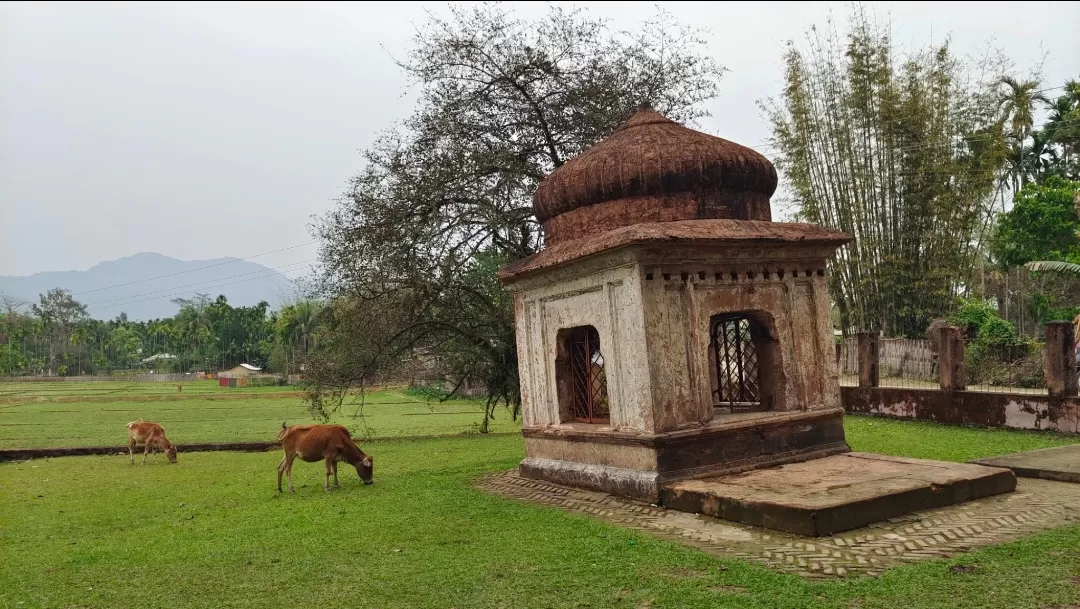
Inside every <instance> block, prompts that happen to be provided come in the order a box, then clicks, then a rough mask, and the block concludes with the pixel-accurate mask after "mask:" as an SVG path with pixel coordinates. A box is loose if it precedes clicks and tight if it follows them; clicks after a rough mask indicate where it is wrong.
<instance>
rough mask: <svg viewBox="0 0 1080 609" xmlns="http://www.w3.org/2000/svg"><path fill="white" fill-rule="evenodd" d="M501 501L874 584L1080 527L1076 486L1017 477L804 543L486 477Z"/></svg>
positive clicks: (483, 482) (588, 494)
mask: <svg viewBox="0 0 1080 609" xmlns="http://www.w3.org/2000/svg"><path fill="white" fill-rule="evenodd" d="M476 485H477V487H479V488H480V489H482V490H484V491H487V492H489V493H493V494H495V495H498V496H501V497H505V498H508V499H514V500H519V501H527V502H532V503H539V504H541V505H547V506H551V507H555V508H559V509H562V510H566V511H570V512H577V513H584V514H589V515H591V516H593V517H595V518H599V519H601V520H605V521H607V522H611V523H614V524H618V525H620V526H625V527H628V528H630V529H634V530H637V531H642V532H645V533H648V534H651V535H654V536H656V537H660V538H663V539H669V540H673V541H676V542H679V543H682V544H685V545H689V546H692V547H696V548H699V549H701V550H704V551H705V552H708V553H710V554H715V555H716V556H722V557H724V558H736V559H742V560H746V561H749V562H752V563H756V564H759V565H763V566H766V567H769V568H772V569H775V570H778V571H782V572H786V573H793V574H797V575H802V576H804V577H817V578H835V577H859V576H876V575H878V574H880V573H881V572H882V571H884V570H885V569H888V568H889V567H893V566H897V565H902V564H906V563H911V562H916V561H921V560H931V559H937V558H946V557H949V556H953V555H955V554H957V553H960V552H966V551H969V550H972V549H975V548H979V547H983V546H989V545H995V544H1000V543H1004V542H1007V541H1012V540H1015V539H1018V538H1020V537H1023V536H1025V535H1029V534H1031V533H1034V532H1036V531H1041V530H1044V529H1049V528H1052V527H1056V526H1060V525H1063V524H1068V523H1070V522H1075V521H1077V520H1080V484H1070V483H1066V482H1053V481H1049V480H1035V479H1026V478H1025V479H1020V480H1019V481H1018V484H1017V487H1016V491H1015V492H1012V493H1006V494H1004V495H997V496H994V497H988V498H985V499H979V500H976V501H971V502H967V503H962V504H959V505H954V506H950V507H946V508H941V509H936V510H929V511H926V512H919V513H915V514H909V515H907V516H903V517H900V518H894V519H892V520H888V521H885V522H881V523H877V524H875V525H872V526H869V527H866V528H863V529H857V530H854V531H848V532H845V533H840V534H837V535H834V536H829V537H814V538H810V537H799V536H796V535H789V534H785V533H776V532H774V531H767V530H765V529H760V528H756V527H751V526H746V525H740V524H735V523H730V522H727V521H723V520H717V519H715V518H709V517H707V516H700V515H694V514H689V513H685V512H679V511H676V510H667V509H664V508H659V507H656V506H653V505H649V504H645V503H638V502H635V501H631V500H626V499H621V498H617V497H614V496H612V495H608V494H605V493H599V492H593V491H585V490H580V489H575V488H570V487H565V486H559V485H556V484H551V483H548V482H541V481H538V480H529V479H525V478H521V477H519V476H518V475H517V470H511V471H508V472H500V473H497V474H492V475H489V476H486V477H484V478H481V479H479V480H478V481H477V483H476Z"/></svg>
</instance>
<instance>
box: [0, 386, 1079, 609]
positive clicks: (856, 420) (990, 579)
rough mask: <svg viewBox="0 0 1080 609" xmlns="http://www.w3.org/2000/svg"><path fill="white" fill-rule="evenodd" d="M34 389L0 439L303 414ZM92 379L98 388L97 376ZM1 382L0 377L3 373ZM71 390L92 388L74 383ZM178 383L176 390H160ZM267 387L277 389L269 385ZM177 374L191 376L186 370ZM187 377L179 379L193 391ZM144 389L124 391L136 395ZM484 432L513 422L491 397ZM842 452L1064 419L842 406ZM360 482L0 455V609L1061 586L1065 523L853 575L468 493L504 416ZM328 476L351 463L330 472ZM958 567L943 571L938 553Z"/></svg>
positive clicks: (738, 599) (241, 459)
mask: <svg viewBox="0 0 1080 609" xmlns="http://www.w3.org/2000/svg"><path fill="white" fill-rule="evenodd" d="M58 385H62V387H58V388H54V387H37V388H35V390H36V391H37V392H38V394H37V395H36V396H33V397H32V399H28V398H26V397H25V396H24V397H22V398H20V399H18V400H8V401H6V402H0V447H12V446H21V447H28V446H62V445H64V446H74V445H95V444H104V445H118V444H122V443H123V442H124V440H125V434H124V429H123V425H124V423H126V422H127V421H130V420H132V419H134V418H138V417H143V418H147V419H153V420H158V421H161V422H162V423H163V424H164V425H165V426H166V429H167V430H168V431H169V435H170V437H171V438H172V439H173V440H174V441H175V442H178V443H184V442H189V443H190V442H203V441H238V440H266V439H273V437H274V435H275V434H276V433H277V430H278V429H279V428H280V425H281V421H282V420H288V421H290V422H301V421H305V420H310V418H309V416H308V415H307V413H306V411H305V409H304V406H303V402H302V401H301V400H300V398H298V397H288V396H287V395H279V396H274V395H269V394H268V395H245V396H244V397H242V398H238V399H231V398H229V396H234V395H238V394H237V393H236V392H238V391H242V390H239V389H232V390H229V389H221V388H218V387H217V386H216V385H212V384H204V385H199V386H198V387H199V391H201V392H202V394H201V395H192V397H191V398H186V397H185V398H183V399H179V398H175V397H169V396H164V395H160V394H155V393H152V392H148V391H147V389H153V387H146V386H144V385H149V384H139V386H137V387H105V389H109V390H114V391H115V394H114V395H115V399H112V398H101V397H100V394H93V393H90V394H87V393H84V394H83V395H82V399H79V398H80V396H79V395H77V394H74V393H62V392H60V390H70V389H77V388H78V387H74V388H73V387H71V386H70V385H68V384H58ZM95 385H105V384H104V383H103V384H95ZM0 388H3V389H7V386H5V385H0ZM83 389H87V390H88V389H102V387H100V386H97V387H91V386H84V387H83ZM174 389H175V387H174ZM275 389H276V388H275ZM184 392H185V393H187V392H188V388H187V387H185V389H184ZM192 393H193V394H194V393H195V392H194V391H193V392H192ZM140 396H142V397H140ZM367 398H368V399H367V402H366V404H365V406H364V408H363V410H362V415H363V416H362V417H358V418H355V419H353V418H351V417H349V416H346V415H351V414H353V412H354V411H355V406H352V407H349V408H346V410H345V412H344V413H343V414H342V415H341V416H339V419H338V420H339V421H341V422H343V423H345V424H347V425H349V426H350V427H352V428H353V430H354V432H357V435H363V433H365V430H366V432H367V433H371V435H375V436H395V435H396V436H402V435H410V436H418V435H439V434H451V435H452V434H462V433H468V432H469V431H471V430H473V429H474V426H475V424H477V423H479V421H480V416H481V415H480V406H479V404H476V403H474V402H468V401H452V402H446V403H442V404H437V403H433V404H428V403H425V401H424V400H422V399H419V398H416V397H413V396H410V395H407V394H405V393H404V392H401V391H383V392H378V393H374V394H370V395H368V396H367ZM497 413H498V415H499V418H498V419H497V420H496V424H495V426H494V430H495V431H509V430H514V429H518V428H519V424H515V423H513V422H511V421H510V418H509V416H508V414H507V413H506V412H505V411H503V410H501V409H500V410H498V411H497ZM845 428H846V431H847V438H848V441H849V443H850V444H851V445H852V448H853V449H855V450H862V451H871V452H879V453H884V454H892V455H901V456H911V457H922V458H934V459H947V460H954V461H966V460H969V459H973V458H977V457H983V456H990V455H995V454H1002V453H1008V452H1016V451H1022V450H1030V449H1035V448H1044V447H1048V446H1055V445H1061V444H1066V443H1072V442H1078V441H1080V437H1066V436H1059V435H1052V434H1045V433H1028V432H1017V431H1006V430H982V429H970V428H959V427H947V426H941V425H936V424H930V423H912V422H900V421H889V420H883V419H873V418H867V417H847V419H846V423H845ZM363 447H364V448H365V450H367V452H369V453H370V454H372V456H373V457H374V458H375V484H374V485H372V486H370V487H364V486H362V485H361V484H360V482H359V481H358V480H357V479H356V477H355V475H348V474H346V475H343V476H342V477H341V478H342V480H341V482H342V488H341V489H337V490H335V491H333V492H331V493H329V494H327V493H324V492H323V490H322V466H321V465H320V464H307V463H298V464H297V466H296V468H295V469H294V479H295V483H296V488H297V492H296V494H295V495H284V496H279V495H278V494H277V492H276V488H275V467H276V465H277V463H278V460H279V459H280V455H279V451H274V450H271V451H267V452H265V453H225V452H202V453H200V452H189V453H186V454H185V453H182V454H181V455H180V461H179V463H178V464H176V465H168V464H166V463H165V462H164V460H161V462H160V463H159V464H157V465H150V464H148V465H146V466H138V465H137V466H134V467H133V466H131V465H130V464H129V463H128V460H127V458H126V456H125V457H121V456H101V457H67V458H56V459H38V460H32V461H25V462H14V463H0V489H3V492H0V609H9V608H10V609H22V608H28V607H95V608H96V607H100V608H110V609H111V608H126V607H131V608H139V609H147V608H157V607H161V608H165V607H168V608H188V607H191V608H197V607H198V608H202V607H238V608H245V607H250V608H252V609H255V608H259V609H262V608H269V607H315V606H318V607H372V608H375V607H379V608H383V607H393V608H397V607H401V608H413V607H416V608H424V607H432V608H434V607H439V608H449V607H457V608H466V607H468V608H473V607H478V608H487V607H491V608H495V607H508V608H517V607H553V608H554V607H560V608H561V607H625V608H628V609H639V608H654V609H656V608H661V607H672V608H674V607H731V608H776V609H794V608H835V609H869V608H879V609H892V608H894V607H904V608H905V609H928V608H937V607H950V608H958V609H975V608H1000V609H1049V608H1051V607H1057V608H1067V607H1073V606H1076V604H1077V603H1078V602H1080V596H1078V586H1077V582H1078V581H1080V580H1078V579H1077V577H1078V576H1080V551H1078V550H1077V548H1080V526H1068V527H1063V528H1059V529H1055V530H1051V531H1046V532H1044V533H1041V534H1038V535H1035V536H1032V537H1029V538H1027V539H1024V540H1021V541H1019V542H1016V543H1011V544H1007V545H1002V546H998V547H993V548H987V549H983V550H980V551H977V552H973V553H970V554H966V555H963V556H959V557H957V558H955V559H952V560H949V561H935V562H925V563H918V564H915V565H911V566H905V567H898V568H894V569H891V570H889V571H887V572H886V573H885V574H884V575H883V576H881V577H879V578H872V579H860V580H847V581H829V582H813V581H808V580H804V579H801V578H799V577H796V576H791V575H781V574H777V573H774V572H771V571H769V570H767V569H765V568H762V567H758V566H753V565H750V564H747V563H744V562H740V561H736V560H723V559H717V558H715V557H713V556H710V555H707V554H705V553H703V552H700V551H698V550H695V549H692V548H687V547H683V546H680V545H678V544H674V543H671V542H668V541H663V540H659V539H655V538H652V537H649V536H647V535H642V534H639V533H635V532H632V531H630V530H627V529H622V528H619V527H616V526H613V525H611V524H607V523H604V522H600V521H597V520H593V519H591V518H587V517H584V516H581V515H575V514H568V513H564V512H561V511H558V510H554V509H550V508H544V507H540V506H535V505H527V504H521V503H516V502H512V501H508V500H504V499H500V498H497V497H493V496H489V495H486V494H484V493H482V492H480V491H477V490H475V489H474V488H472V481H473V480H475V479H476V478H477V477H478V476H481V475H483V474H485V473H488V472H492V471H499V470H505V469H509V468H511V467H513V466H514V465H515V464H516V463H517V462H518V461H519V460H520V459H521V457H522V441H521V437H520V436H519V435H517V434H513V435H503V436H480V435H467V436H462V435H458V436H457V437H448V438H439V439H430V440H400V439H399V440H394V439H387V440H379V441H372V442H369V443H366V444H364V445H363ZM344 471H345V472H351V471H352V470H350V469H348V468H346V470H344ZM958 563H963V564H973V565H976V566H977V567H978V569H977V571H976V572H974V573H967V574H963V575H957V574H955V573H953V572H952V571H950V569H949V567H950V566H951V565H954V564H958Z"/></svg>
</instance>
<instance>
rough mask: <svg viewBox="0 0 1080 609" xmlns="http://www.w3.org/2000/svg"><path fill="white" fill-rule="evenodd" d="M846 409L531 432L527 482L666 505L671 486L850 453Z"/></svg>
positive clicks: (523, 472) (527, 433)
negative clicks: (651, 430) (655, 429)
mask: <svg viewBox="0 0 1080 609" xmlns="http://www.w3.org/2000/svg"><path fill="white" fill-rule="evenodd" d="M843 416H844V413H843V410H841V409H828V410H818V411H810V412H801V411H800V412H760V413H740V414H728V415H720V416H718V417H717V418H716V419H714V420H713V421H712V422H711V423H710V424H708V425H705V426H702V427H699V428H694V429H684V430H678V431H673V432H668V433H660V434H640V433H632V432H624V431H618V430H612V429H605V428H602V427H599V426H596V425H581V424H566V425H558V426H553V427H544V428H525V429H523V430H522V433H523V435H524V436H525V454H526V458H525V459H524V460H523V461H522V462H521V465H520V467H519V468H518V471H519V474H520V475H521V476H522V477H525V478H533V479H538V480H546V481H549V482H554V483H556V484H565V485H570V486H576V487H580V488H586V489H592V490H597V491H603V492H607V493H611V494H614V495H620V496H623V497H629V498H632V499H636V500H640V501H648V502H650V503H655V502H658V501H659V500H660V497H661V493H662V491H663V489H664V486H665V485H666V484H668V483H671V482H676V481H679V480H687V479H694V478H702V477H715V476H721V475H730V474H735V473H739V472H745V471H747V470H753V469H756V468H761V467H770V466H776V465H781V464H785V463H795V462H799V461H806V460H808V459H819V458H822V457H827V456H830V455H836V454H840V453H846V452H848V451H849V450H850V448H849V447H848V445H847V442H845V440H844V424H843Z"/></svg>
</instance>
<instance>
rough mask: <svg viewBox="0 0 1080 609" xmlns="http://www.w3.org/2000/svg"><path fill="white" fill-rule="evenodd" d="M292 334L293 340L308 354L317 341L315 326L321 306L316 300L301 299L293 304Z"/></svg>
mask: <svg viewBox="0 0 1080 609" xmlns="http://www.w3.org/2000/svg"><path fill="white" fill-rule="evenodd" d="M293 311H294V313H293V318H292V320H291V321H292V323H291V326H292V327H291V334H292V336H293V340H294V341H295V342H296V344H297V345H299V346H300V348H301V349H302V350H303V353H304V354H305V355H307V352H308V349H310V348H311V347H312V346H314V345H313V342H314V341H315V326H316V324H317V323H318V318H319V313H320V312H321V307H320V306H319V303H317V302H315V301H314V300H301V301H300V302H298V303H296V305H294V306H293Z"/></svg>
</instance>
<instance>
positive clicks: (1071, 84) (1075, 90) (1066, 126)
mask: <svg viewBox="0 0 1080 609" xmlns="http://www.w3.org/2000/svg"><path fill="white" fill-rule="evenodd" d="M1047 110H1049V112H1050V114H1049V116H1048V117H1047V119H1046V127H1045V129H1044V130H1045V131H1046V132H1047V134H1048V135H1049V138H1050V141H1052V142H1054V143H1056V144H1060V145H1061V149H1062V161H1064V164H1065V166H1066V167H1068V165H1069V157H1070V155H1071V154H1072V153H1073V152H1074V151H1075V149H1076V146H1077V145H1078V144H1080V83H1077V82H1076V81H1072V80H1070V81H1067V82H1066V83H1065V93H1064V94H1063V95H1061V96H1060V97H1058V98H1057V99H1055V100H1054V101H1052V102H1050V103H1049V104H1047Z"/></svg>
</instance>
